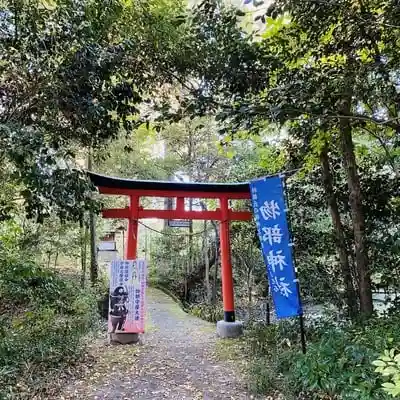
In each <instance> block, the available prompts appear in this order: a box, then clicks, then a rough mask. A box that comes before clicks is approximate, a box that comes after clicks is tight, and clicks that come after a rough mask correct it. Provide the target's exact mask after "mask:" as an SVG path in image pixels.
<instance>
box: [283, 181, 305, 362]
mask: <svg viewBox="0 0 400 400" xmlns="http://www.w3.org/2000/svg"><path fill="white" fill-rule="evenodd" d="M280 178H281V179H282V183H283V189H284V194H285V203H286V208H287V212H286V215H287V224H288V228H289V235H290V240H291V242H292V259H293V263H294V272H295V275H296V285H297V294H298V297H299V303H301V295H300V284H299V279H298V276H297V262H296V255H295V251H294V250H295V247H294V240H293V231H292V218H291V215H290V202H289V192H288V189H287V182H286V175H284V174H283V175H280ZM299 324H300V340H301V350H302V352H303V354H306V352H307V344H306V333H305V329H304V316H303V310H302V311H301V314H300V315H299Z"/></svg>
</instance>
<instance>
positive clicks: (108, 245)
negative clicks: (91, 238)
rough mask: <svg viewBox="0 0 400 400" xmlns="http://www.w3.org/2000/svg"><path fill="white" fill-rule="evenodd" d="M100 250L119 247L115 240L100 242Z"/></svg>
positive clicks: (113, 249) (111, 249) (112, 249)
mask: <svg viewBox="0 0 400 400" xmlns="http://www.w3.org/2000/svg"><path fill="white" fill-rule="evenodd" d="M97 248H98V250H99V251H115V250H116V249H117V246H116V243H115V242H114V241H109V242H106V241H104V242H100V243H99V245H98V246H97Z"/></svg>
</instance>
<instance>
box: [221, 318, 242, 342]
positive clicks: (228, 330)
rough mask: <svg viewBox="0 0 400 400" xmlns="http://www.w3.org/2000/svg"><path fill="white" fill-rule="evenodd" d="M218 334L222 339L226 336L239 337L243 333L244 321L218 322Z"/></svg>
mask: <svg viewBox="0 0 400 400" xmlns="http://www.w3.org/2000/svg"><path fill="white" fill-rule="evenodd" d="M217 335H218V337H220V338H222V339H226V338H237V337H239V336H242V335H243V323H242V322H241V321H236V322H226V321H218V322H217Z"/></svg>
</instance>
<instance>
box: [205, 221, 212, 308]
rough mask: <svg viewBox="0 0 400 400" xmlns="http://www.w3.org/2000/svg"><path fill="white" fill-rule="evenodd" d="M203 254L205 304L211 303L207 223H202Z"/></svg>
mask: <svg viewBox="0 0 400 400" xmlns="http://www.w3.org/2000/svg"><path fill="white" fill-rule="evenodd" d="M203 254H204V263H205V266H206V276H205V279H204V280H205V285H206V299H207V303H208V304H209V303H211V299H212V292H211V286H210V258H209V256H208V240H207V221H204V234H203Z"/></svg>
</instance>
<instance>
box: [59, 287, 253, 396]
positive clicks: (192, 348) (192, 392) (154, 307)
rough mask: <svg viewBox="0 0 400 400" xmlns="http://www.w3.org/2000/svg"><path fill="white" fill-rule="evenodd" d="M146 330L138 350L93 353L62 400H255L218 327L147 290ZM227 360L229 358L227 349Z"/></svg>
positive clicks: (101, 344) (94, 349)
mask: <svg viewBox="0 0 400 400" xmlns="http://www.w3.org/2000/svg"><path fill="white" fill-rule="evenodd" d="M147 303H148V304H147V308H148V309H147V315H146V318H147V321H148V322H147V328H146V333H145V334H144V335H143V336H142V340H141V343H140V344H138V345H125V346H122V345H115V346H111V345H108V344H107V341H106V340H105V338H104V337H103V338H101V339H98V340H97V341H94V342H93V343H92V344H91V346H90V348H91V350H90V351H91V353H92V359H93V361H94V362H93V363H91V366H88V368H86V370H85V372H84V373H82V375H81V376H80V377H79V378H77V379H75V380H73V381H72V382H69V384H68V385H67V386H66V387H65V388H64V390H63V392H62V393H61V394H59V395H58V396H57V398H58V399H82V400H86V399H87V400H92V399H93V400H94V399H97V400H103V399H113V400H128V399H129V400H130V399H141V400H147V399H153V400H157V399H170V400H186V399H192V400H194V399H204V400H211V399H215V400H216V399H218V400H223V399H237V400H239V399H253V398H254V397H253V396H252V395H250V394H249V393H248V392H247V390H246V387H245V384H244V381H243V375H242V373H241V371H243V369H244V368H245V357H244V356H242V357H240V356H239V355H238V354H236V355H235V354H233V353H234V352H232V345H229V346H228V347H226V346H224V341H223V340H221V339H218V338H217V337H216V333H215V324H210V323H208V322H205V321H202V320H200V319H198V318H195V317H193V316H191V315H188V314H186V313H185V312H184V311H182V309H181V308H180V307H179V305H178V304H176V303H175V302H174V301H173V300H172V299H171V298H170V297H168V296H167V295H165V294H164V293H162V292H160V291H158V290H156V289H148V301H147ZM228 348H229V349H230V350H229V354H230V353H232V354H231V356H230V355H229V354H228V355H227V354H226V353H227V351H226V350H227V349H228Z"/></svg>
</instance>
